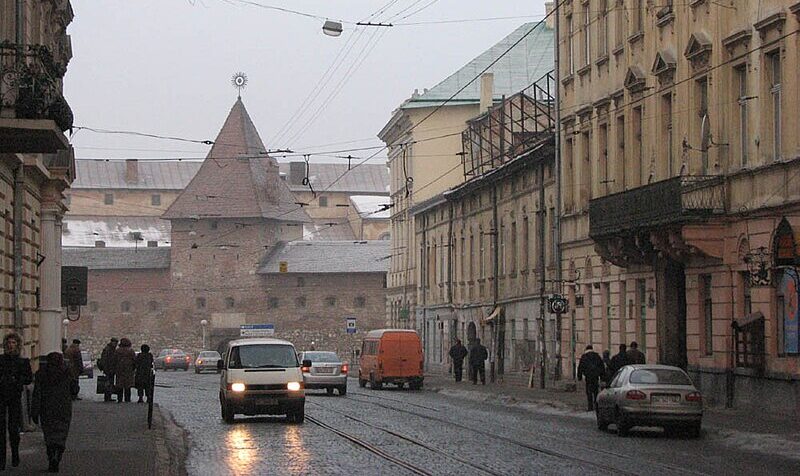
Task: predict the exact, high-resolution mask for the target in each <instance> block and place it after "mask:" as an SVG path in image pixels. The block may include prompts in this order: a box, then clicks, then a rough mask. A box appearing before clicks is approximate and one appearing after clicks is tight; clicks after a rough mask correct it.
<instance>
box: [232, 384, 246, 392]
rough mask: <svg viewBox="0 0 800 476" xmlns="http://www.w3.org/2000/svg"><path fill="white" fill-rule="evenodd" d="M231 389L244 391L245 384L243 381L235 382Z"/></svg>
mask: <svg viewBox="0 0 800 476" xmlns="http://www.w3.org/2000/svg"><path fill="white" fill-rule="evenodd" d="M231 390H233V391H234V392H244V384H243V383H239V382H237V383H234V384H232V385H231Z"/></svg>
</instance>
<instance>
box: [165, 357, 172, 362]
mask: <svg viewBox="0 0 800 476" xmlns="http://www.w3.org/2000/svg"><path fill="white" fill-rule="evenodd" d="M164 360H165V361H167V362H169V361H171V360H172V357H167V358H165V359H164Z"/></svg>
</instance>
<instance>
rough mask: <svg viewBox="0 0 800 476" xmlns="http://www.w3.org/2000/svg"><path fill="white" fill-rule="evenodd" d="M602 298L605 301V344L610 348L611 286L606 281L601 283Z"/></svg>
mask: <svg viewBox="0 0 800 476" xmlns="http://www.w3.org/2000/svg"><path fill="white" fill-rule="evenodd" d="M602 286H603V300H604V301H605V304H606V308H605V318H606V335H605V339H606V340H605V346H606V348H607V349H610V348H611V286H610V285H609V284H608V283H603V285H602Z"/></svg>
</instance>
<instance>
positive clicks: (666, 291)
mask: <svg viewBox="0 0 800 476" xmlns="http://www.w3.org/2000/svg"><path fill="white" fill-rule="evenodd" d="M655 274H656V312H657V314H656V323H657V340H658V356H659V358H658V361H659V363H661V364H666V365H674V366H677V367H680V368H682V369H686V365H687V362H688V359H687V357H686V273H685V270H684V266H683V264H681V263H679V262H677V261H674V260H670V259H664V260H658V261H657V262H656V266H655Z"/></svg>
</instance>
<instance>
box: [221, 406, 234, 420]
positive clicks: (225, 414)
mask: <svg viewBox="0 0 800 476" xmlns="http://www.w3.org/2000/svg"><path fill="white" fill-rule="evenodd" d="M221 407H222V420H223V421H224V422H225V423H233V421H234V419H235V416H234V413H233V408H231V407H230V405H227V404H225V402H224V401H223V402H222V403H221Z"/></svg>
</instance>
